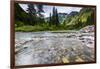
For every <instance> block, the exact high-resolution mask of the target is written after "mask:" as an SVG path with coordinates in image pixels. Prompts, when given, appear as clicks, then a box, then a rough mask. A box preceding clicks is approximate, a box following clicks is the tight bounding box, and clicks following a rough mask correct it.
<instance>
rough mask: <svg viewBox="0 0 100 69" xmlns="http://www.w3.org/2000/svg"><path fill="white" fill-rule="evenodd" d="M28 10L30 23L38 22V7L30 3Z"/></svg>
mask: <svg viewBox="0 0 100 69" xmlns="http://www.w3.org/2000/svg"><path fill="white" fill-rule="evenodd" d="M27 11H28V14H29V23H30V25H35V24H36V23H37V21H36V9H35V7H34V4H28V8H27Z"/></svg>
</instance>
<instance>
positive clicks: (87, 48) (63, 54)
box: [15, 31, 94, 66]
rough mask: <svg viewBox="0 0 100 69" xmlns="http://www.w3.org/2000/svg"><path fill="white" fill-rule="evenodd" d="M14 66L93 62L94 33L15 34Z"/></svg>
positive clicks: (47, 32)
mask: <svg viewBox="0 0 100 69" xmlns="http://www.w3.org/2000/svg"><path fill="white" fill-rule="evenodd" d="M15 52H16V54H15V64H16V66H17V65H35V64H51V63H73V62H76V63H77V62H91V61H94V33H93V32H91V33H80V32H49V31H46V32H16V33H15Z"/></svg>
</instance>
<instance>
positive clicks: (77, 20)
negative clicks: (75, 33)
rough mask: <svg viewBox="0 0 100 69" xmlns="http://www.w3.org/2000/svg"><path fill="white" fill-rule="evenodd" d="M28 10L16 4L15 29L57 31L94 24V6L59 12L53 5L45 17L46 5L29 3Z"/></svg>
mask: <svg viewBox="0 0 100 69" xmlns="http://www.w3.org/2000/svg"><path fill="white" fill-rule="evenodd" d="M27 6H28V8H27V10H26V11H27V12H26V11H25V10H23V9H22V8H21V6H20V5H19V4H18V3H16V4H15V11H16V12H15V31H22V32H34V31H56V30H79V29H81V28H83V27H85V26H88V25H94V8H85V7H82V9H81V10H80V11H79V12H77V11H74V10H73V11H72V12H70V13H69V14H68V13H67V12H66V13H59V12H58V10H57V8H56V7H55V6H53V9H52V12H51V13H50V14H49V16H48V17H45V15H44V13H46V11H44V5H42V4H27Z"/></svg>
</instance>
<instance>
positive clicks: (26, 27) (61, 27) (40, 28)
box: [15, 25, 67, 32]
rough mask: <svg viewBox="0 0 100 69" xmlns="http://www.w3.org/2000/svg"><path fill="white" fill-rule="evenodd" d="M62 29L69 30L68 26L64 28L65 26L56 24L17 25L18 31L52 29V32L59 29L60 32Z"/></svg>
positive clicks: (16, 29)
mask: <svg viewBox="0 0 100 69" xmlns="http://www.w3.org/2000/svg"><path fill="white" fill-rule="evenodd" d="M61 30H63V31H64V32H65V31H67V28H64V27H63V26H59V27H56V26H54V25H52V26H41V25H35V26H30V25H25V26H20V27H15V31H16V32H36V31H52V32H55V31H58V32H59V31H61Z"/></svg>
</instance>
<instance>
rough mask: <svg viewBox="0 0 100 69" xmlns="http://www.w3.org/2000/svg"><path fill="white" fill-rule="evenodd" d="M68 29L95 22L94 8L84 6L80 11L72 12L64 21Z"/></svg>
mask: <svg viewBox="0 0 100 69" xmlns="http://www.w3.org/2000/svg"><path fill="white" fill-rule="evenodd" d="M64 24H65V25H66V28H67V29H81V28H83V27H85V26H87V25H93V24H94V9H93V8H82V9H81V10H80V12H71V13H70V14H68V16H67V18H66V19H65V21H64Z"/></svg>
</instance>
